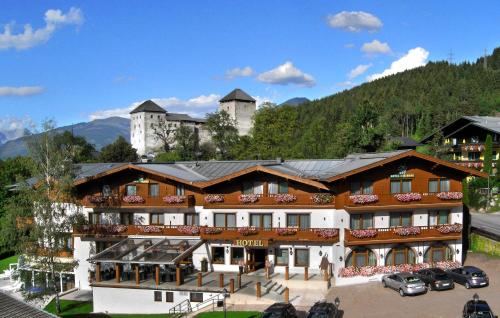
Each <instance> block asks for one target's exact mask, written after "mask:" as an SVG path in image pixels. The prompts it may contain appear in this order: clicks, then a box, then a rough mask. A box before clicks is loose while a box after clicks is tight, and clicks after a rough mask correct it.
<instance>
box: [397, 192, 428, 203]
mask: <svg viewBox="0 0 500 318" xmlns="http://www.w3.org/2000/svg"><path fill="white" fill-rule="evenodd" d="M394 197H395V198H396V200H398V201H400V202H411V201H420V200H422V195H421V194H420V193H416V192H413V193H398V194H395V195H394Z"/></svg>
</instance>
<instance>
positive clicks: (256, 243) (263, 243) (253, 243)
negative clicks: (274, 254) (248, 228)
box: [233, 240, 268, 247]
mask: <svg viewBox="0 0 500 318" xmlns="http://www.w3.org/2000/svg"><path fill="white" fill-rule="evenodd" d="M233 245H235V246H241V247H267V245H268V241H267V240H234V241H233Z"/></svg>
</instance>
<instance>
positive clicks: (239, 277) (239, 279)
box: [237, 274, 241, 289]
mask: <svg viewBox="0 0 500 318" xmlns="http://www.w3.org/2000/svg"><path fill="white" fill-rule="evenodd" d="M237 280H238V289H241V274H238V276H237Z"/></svg>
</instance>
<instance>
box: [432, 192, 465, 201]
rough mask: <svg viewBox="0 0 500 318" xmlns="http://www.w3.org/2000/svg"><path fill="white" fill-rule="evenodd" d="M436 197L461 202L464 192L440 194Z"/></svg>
mask: <svg viewBox="0 0 500 318" xmlns="http://www.w3.org/2000/svg"><path fill="white" fill-rule="evenodd" d="M436 196H437V197H438V198H440V199H441V200H460V199H462V198H463V196H464V195H463V193H462V192H439V193H438V194H436Z"/></svg>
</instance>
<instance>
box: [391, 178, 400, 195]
mask: <svg viewBox="0 0 500 318" xmlns="http://www.w3.org/2000/svg"><path fill="white" fill-rule="evenodd" d="M400 192H401V182H400V181H399V180H397V181H391V193H400Z"/></svg>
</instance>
